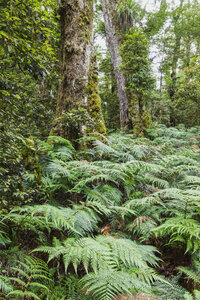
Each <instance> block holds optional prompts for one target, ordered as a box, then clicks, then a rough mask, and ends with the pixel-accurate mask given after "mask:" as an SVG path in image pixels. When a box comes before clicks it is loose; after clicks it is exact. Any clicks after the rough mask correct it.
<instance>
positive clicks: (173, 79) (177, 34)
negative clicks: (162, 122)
mask: <svg viewBox="0 0 200 300" xmlns="http://www.w3.org/2000/svg"><path fill="white" fill-rule="evenodd" d="M182 7H183V0H181V2H180V6H179V7H178V9H177V11H176V14H175V15H174V16H173V22H174V34H175V45H174V50H173V58H172V69H171V85H170V89H169V95H170V98H171V101H172V103H173V101H174V95H175V92H176V82H177V67H178V60H179V58H180V49H181V38H182V36H181V33H180V29H179V26H177V24H178V22H179V19H180V17H181V13H182ZM175 123H176V122H175V119H174V111H173V104H172V106H171V112H170V125H171V126H175Z"/></svg>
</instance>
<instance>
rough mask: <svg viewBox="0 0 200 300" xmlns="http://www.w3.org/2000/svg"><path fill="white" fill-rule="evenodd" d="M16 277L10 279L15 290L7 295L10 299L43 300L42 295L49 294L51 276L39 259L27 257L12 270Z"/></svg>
mask: <svg viewBox="0 0 200 300" xmlns="http://www.w3.org/2000/svg"><path fill="white" fill-rule="evenodd" d="M12 270H13V272H14V274H15V276H14V277H10V278H9V279H10V281H11V282H14V283H16V284H17V286H15V285H13V290H12V291H11V292H9V293H8V294H7V296H8V297H9V299H24V298H25V297H32V298H34V299H41V298H42V295H45V294H46V293H49V292H50V290H49V288H50V287H51V282H52V280H51V276H50V273H49V270H48V267H47V265H46V263H45V262H44V261H42V260H40V259H38V258H35V257H31V256H27V257H25V258H24V261H20V262H19V266H18V267H13V268H12Z"/></svg>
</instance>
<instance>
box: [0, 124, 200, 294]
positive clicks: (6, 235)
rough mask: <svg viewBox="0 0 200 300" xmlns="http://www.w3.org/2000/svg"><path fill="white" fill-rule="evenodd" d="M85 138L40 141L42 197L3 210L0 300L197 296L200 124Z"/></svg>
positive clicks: (31, 179) (32, 176)
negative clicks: (137, 134) (77, 147)
mask: <svg viewBox="0 0 200 300" xmlns="http://www.w3.org/2000/svg"><path fill="white" fill-rule="evenodd" d="M102 141H104V142H102ZM79 143H80V149H81V150H78V151H77V150H75V149H74V148H73V146H72V144H71V143H70V142H69V141H67V140H65V139H63V138H60V137H54V136H51V137H49V138H48V140H47V141H45V142H44V141H36V142H35V143H34V144H33V143H32V148H33V147H34V148H33V149H32V152H30V154H29V158H31V155H32V157H33V160H32V163H33V162H34V164H36V165H37V167H35V168H30V169H28V168H26V172H24V173H23V176H21V177H20V178H21V183H20V185H21V186H22V189H21V190H19V192H18V193H23V194H24V193H29V191H30V190H31V191H34V193H33V192H32V193H30V194H29V201H27V202H28V203H27V202H23V201H21V204H20V205H19V206H16V205H15V206H12V207H10V209H9V211H8V212H7V211H6V212H5V211H4V210H1V214H0V257H1V263H0V291H1V292H0V299H48V300H50V299H51V300H56V299H67V300H69V299H71V300H72V299H80V300H81V299H85V300H87V299H96V300H111V299H115V297H117V296H118V295H127V294H130V295H135V294H138V293H142V294H147V295H151V296H152V297H154V298H155V299H166V300H167V299H168V300H170V299H173V300H176V299H199V293H200V291H199V290H200V288H199V284H200V275H199V274H200V260H199V259H200V253H199V245H200V148H199V147H200V128H199V127H195V128H191V129H187V130H186V129H185V128H184V126H181V125H180V126H179V127H177V128H166V127H165V126H164V125H157V126H155V128H153V129H148V130H147V131H146V137H142V138H135V137H133V135H131V134H122V133H114V134H111V135H109V136H107V137H103V136H99V137H98V134H95V135H89V136H87V137H84V138H82V139H81V140H79ZM24 144H25V145H28V142H27V143H25V142H24ZM29 144H30V143H29ZM85 145H90V148H88V149H85ZM29 147H30V145H29ZM30 160H31V159H30ZM29 164H30V163H29ZM0 184H1V186H3V180H1V182H0ZM7 194H8V193H7V191H6V195H7ZM38 195H42V196H41V198H40V199H39V200H38ZM5 197H6V196H5ZM8 200H9V199H8ZM27 204H28V205H27Z"/></svg>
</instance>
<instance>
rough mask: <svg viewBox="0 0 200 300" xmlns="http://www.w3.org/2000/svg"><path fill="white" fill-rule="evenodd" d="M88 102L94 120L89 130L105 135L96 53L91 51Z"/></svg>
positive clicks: (89, 111)
mask: <svg viewBox="0 0 200 300" xmlns="http://www.w3.org/2000/svg"><path fill="white" fill-rule="evenodd" d="M87 89H88V102H87V109H88V113H89V115H90V117H91V119H92V120H93V122H94V125H92V126H91V129H90V128H88V130H89V131H90V130H91V131H94V130H95V131H97V132H99V133H101V134H103V135H106V134H107V132H106V126H105V122H104V117H103V113H102V108H101V98H100V96H99V82H98V71H97V62H96V55H95V53H94V51H93V55H92V57H91V62H90V73H89V80H88V87H87Z"/></svg>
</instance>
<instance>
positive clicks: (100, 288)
mask: <svg viewBox="0 0 200 300" xmlns="http://www.w3.org/2000/svg"><path fill="white" fill-rule="evenodd" d="M81 282H82V283H83V286H84V288H85V289H86V290H87V293H92V295H93V296H94V297H95V299H97V300H112V299H114V298H115V297H116V296H117V295H119V294H122V295H133V294H134V292H136V290H139V291H142V292H146V293H148V292H149V291H150V288H149V287H148V285H146V284H145V283H144V282H141V281H140V280H139V279H137V278H136V277H135V276H132V275H131V274H129V273H127V272H123V271H111V270H101V271H99V272H98V273H90V274H87V275H86V276H84V277H83V278H82V279H81Z"/></svg>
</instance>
